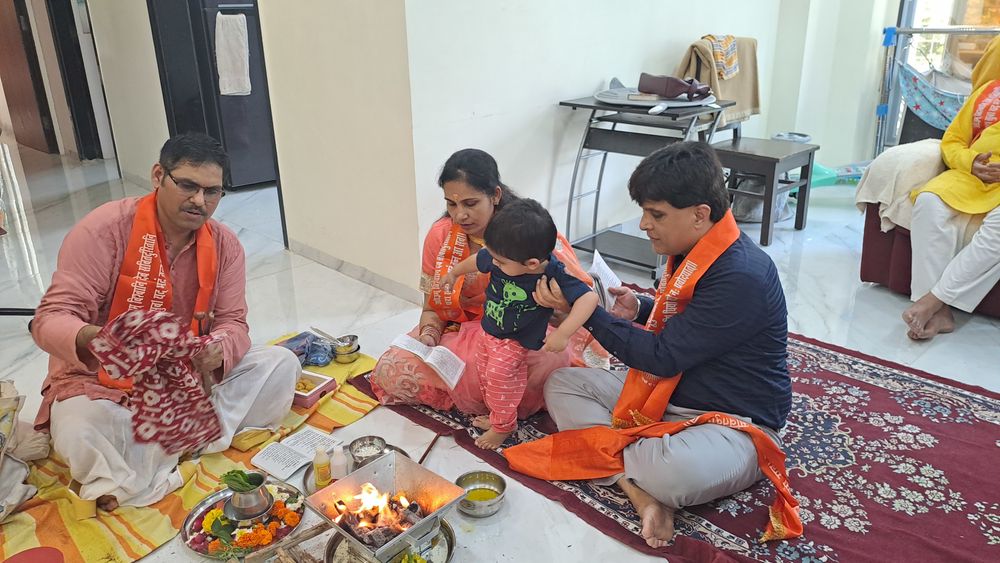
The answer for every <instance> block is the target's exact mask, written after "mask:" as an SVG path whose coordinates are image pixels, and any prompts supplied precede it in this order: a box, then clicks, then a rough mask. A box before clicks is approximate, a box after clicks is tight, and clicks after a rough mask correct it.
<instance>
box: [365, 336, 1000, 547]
mask: <svg viewBox="0 0 1000 563" xmlns="http://www.w3.org/2000/svg"><path fill="white" fill-rule="evenodd" d="M788 355H789V358H788V370H789V374H790V376H791V378H792V410H791V412H790V413H789V415H788V424H787V425H786V426H785V428H784V429H783V430H782V433H781V434H782V442H783V449H784V451H785V454H786V455H787V458H786V466H787V468H788V474H789V476H790V477H791V478H792V479H793V481H792V484H793V486H794V491H793V492H794V493H795V497H796V498H797V499H798V500H799V503H800V505H799V515H800V517H801V519H802V522H803V524H804V525H805V528H804V532H803V534H802V535H801V536H800V537H798V538H794V539H788V540H780V541H773V542H766V543H761V542H759V541H758V539H759V538H760V535H761V533H762V531H763V523H764V522H766V521H767V514H768V507H769V505H770V503H771V500H770V499H772V498H773V497H774V494H775V491H774V488H773V487H772V485H771V483H770V482H769V481H768V480H766V479H765V480H762V481H759V482H758V483H757V484H756V485H754V486H752V487H750V488H748V489H746V490H744V491H741V492H739V493H736V494H734V495H731V496H728V497H723V498H720V499H717V500H715V501H712V502H710V503H706V504H702V505H698V506H689V507H685V508H684V509H683V510H679V511H677V513H676V515H675V520H674V524H675V528H676V531H677V534H676V535H675V536H674V540H673V542H672V543H671V545H669V546H667V547H665V548H662V549H653V548H651V547H649V546H648V545H646V542H645V540H644V539H643V538H642V537H641V536H640V535H639V532H640V530H641V522H640V519H639V515H638V514H637V513H636V512H635V510H634V508H633V507H632V505H631V503H630V502H629V501H628V498H627V497H626V496H625V494H624V493H623V492H622V491H621V489H619V488H618V487H614V486H612V487H605V486H601V485H597V484H595V483H594V482H593V481H544V480H540V479H534V478H531V477H528V476H525V475H523V474H520V473H517V472H516V471H512V470H511V469H510V468H509V466H508V464H507V461H506V460H505V459H504V457H503V456H502V455H500V454H499V453H497V452H494V451H491V450H483V449H481V448H478V447H476V445H475V437H476V436H478V435H479V433H480V431H479V430H478V429H476V428H474V427H473V426H472V421H471V417H467V416H465V415H463V414H461V413H459V412H457V411H436V410H433V409H430V408H427V407H411V406H392V407H389V408H391V409H393V410H394V411H396V412H398V413H399V414H401V415H402V416H404V417H406V418H408V419H410V420H411V421H413V422H415V423H416V424H419V425H421V426H424V427H427V428H430V429H431V430H433V431H434V432H438V433H441V434H443V435H450V436H453V437H454V438H455V441H456V442H457V443H458V444H459V445H461V446H462V447H463V448H465V449H466V450H467V451H469V452H470V453H472V454H473V455H475V456H477V457H479V458H480V459H483V460H484V461H486V462H487V463H489V464H490V465H492V466H493V467H494V468H496V469H497V470H498V471H501V472H503V473H505V474H506V475H507V476H509V477H510V478H512V479H516V480H517V481H519V482H520V483H522V484H524V485H525V486H527V487H528V488H530V489H532V490H534V491H536V492H538V493H539V494H541V495H543V496H545V497H547V498H549V499H552V500H555V501H557V502H559V503H561V504H562V505H563V506H564V507H565V508H566V510H568V511H570V512H572V513H574V514H575V515H576V516H578V517H579V518H581V519H582V520H584V521H585V522H587V523H588V524H590V525H591V526H593V527H595V528H597V529H598V530H600V532H601V533H604V534H606V535H608V536H611V537H613V538H615V539H617V540H619V541H621V542H622V543H624V544H626V545H628V546H629V547H632V548H633V549H635V550H637V551H641V552H643V553H648V554H650V555H655V556H660V557H664V558H668V559H669V560H670V561H671V563H694V562H702V561H768V562H781V563H786V562H787V563H793V562H794V563H817V562H822V561H829V562H837V561H842V562H847V561H874V560H884V561H984V562H985V561H1000V487H998V486H997V469H996V468H997V467H998V466H1000V394H998V393H995V392H992V391H988V390H986V389H982V388H979V387H973V386H970V385H964V384H961V383H956V382H954V381H951V380H947V379H943V378H940V377H936V376H933V375H931V374H927V373H923V372H919V371H916V370H914V369H912V368H909V367H906V366H902V365H899V364H894V363H891V362H887V361H885V360H881V359H879V358H875V357H872V356H866V355H863V354H859V353H858V352H853V351H850V350H845V349H843V348H840V347H837V346H832V345H830V344H824V343H822V342H817V341H815V340H811V339H808V338H804V337H801V336H796V335H789V338H788ZM616 367H617V368H621V367H623V366H621V364H620V363H617V366H616ZM355 385H358V386H359V388H361V383H359V382H357V381H355ZM555 431H556V428H555V425H554V424H553V423H552V421H551V419H549V418H548V416H547V415H544V414H542V415H537V416H534V417H532V418H531V419H529V420H527V421H522V422H521V423H520V425H519V427H518V429H517V431H515V433H514V434H512V435H511V436H510V437H509V438H508V439H507V441H506V442H505V443H504V446H513V445H516V444H518V443H522V442H528V441H532V440H537V439H540V438H543V437H545V436H547V435H549V434H551V433H553V432H555ZM626 559H627V558H626Z"/></svg>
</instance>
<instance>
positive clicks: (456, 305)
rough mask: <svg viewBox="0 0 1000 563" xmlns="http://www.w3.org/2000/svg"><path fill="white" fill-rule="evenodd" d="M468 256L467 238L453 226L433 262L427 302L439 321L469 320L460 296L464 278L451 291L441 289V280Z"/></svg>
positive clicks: (462, 321)
mask: <svg viewBox="0 0 1000 563" xmlns="http://www.w3.org/2000/svg"><path fill="white" fill-rule="evenodd" d="M469 254H470V250H469V236H468V235H466V234H465V232H463V231H462V228H461V227H460V226H458V225H457V224H453V225H452V226H451V230H450V231H448V236H447V237H446V238H445V240H444V245H442V246H441V250H440V251H439V252H438V255H437V259H436V260H435V261H434V279H433V280H432V282H431V283H432V285H431V292H430V299H429V300H428V301H429V303H430V306H431V309H433V310H434V312H435V313H437V315H438V317H440V318H441V320H444V321H455V322H460V323H464V322H465V321H468V320H471V319H470V318H469V315H468V314H466V312H465V310H464V309H462V301H461V295H462V287H463V286H464V285H465V276H462V277H461V278H459V279H458V280H456V281H455V286H454V287H452V288H451V291H445V290H444V289H443V288H442V287H441V280H443V279H444V277H445V276H447V275H448V272H450V271H451V269H452V268H454V267H455V265H456V264H458V263H459V262H461V261H462V260H464V259H466V258H468V257H469Z"/></svg>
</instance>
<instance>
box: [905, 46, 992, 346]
mask: <svg viewBox="0 0 1000 563" xmlns="http://www.w3.org/2000/svg"><path fill="white" fill-rule="evenodd" d="M972 77H973V92H972V94H971V95H970V96H969V99H968V100H966V102H965V105H963V106H962V109H961V110H960V111H959V112H958V115H956V116H955V119H953V120H952V122H951V125H949V126H948V129H947V130H946V131H945V133H944V137H943V138H942V139H941V156H942V158H943V159H944V162H945V164H946V165H947V166H948V168H949V170H946V171H945V172H943V173H941V174H939V175H938V176H936V177H934V178H933V179H932V180H931V181H930V182H928V183H927V184H925V185H924V186H922V187H920V188H917V189H915V190H913V192H912V193H911V194H910V197H911V199H912V200H913V202H914V205H913V221H912V225H911V227H910V231H911V232H910V243H911V245H912V248H913V264H912V268H913V271H912V280H911V283H910V296H911V299H913V300H914V303H913V305H911V306H910V307H909V308H908V309H907V310H906V311H905V312H904V313H903V320H904V321H905V322H906V325H907V327H908V331H907V335H908V336H909V337H910V338H912V339H914V340H929V339H931V338H933V337H934V336H936V335H938V334H941V333H946V332H951V331H953V330H954V329H955V318H954V316H953V315H952V312H951V307H954V308H956V309H960V310H962V311H966V312H972V311H973V310H974V309H975V308H976V307H977V306H978V305H979V302H980V301H982V300H983V297H985V296H986V294H987V293H989V291H990V289H992V288H993V286H994V285H996V284H997V282H998V281H1000V208H998V206H1000V36H997V37H994V38H993V40H992V41H990V44H989V46H988V47H987V48H986V51H985V53H984V54H983V57H982V59H980V61H979V62H978V63H977V64H976V68H975V70H974V71H973V75H972ZM976 225H979V229H978V230H977V231H976V232H975V234H974V235H973V236H972V239H971V240H970V241H969V243H968V244H964V242H965V240H966V235H965V233H966V232H967V230H969V229H970V227H971V228H975V226H976Z"/></svg>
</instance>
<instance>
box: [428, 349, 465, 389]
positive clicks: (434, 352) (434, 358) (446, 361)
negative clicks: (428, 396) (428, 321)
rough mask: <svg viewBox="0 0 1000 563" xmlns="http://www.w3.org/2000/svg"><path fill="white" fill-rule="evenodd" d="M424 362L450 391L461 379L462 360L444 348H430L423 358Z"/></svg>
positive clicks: (463, 365) (462, 370)
mask: <svg viewBox="0 0 1000 563" xmlns="http://www.w3.org/2000/svg"><path fill="white" fill-rule="evenodd" d="M424 361H425V362H427V365H429V366H431V367H432V368H433V369H434V371H436V372H438V375H440V376H441V379H443V380H444V382H445V383H446V384H447V385H448V387H449V388H451V389H454V388H455V386H456V385H458V380H459V379H462V372H464V371H465V362H464V361H462V358H459V357H458V356H456V355H455V354H454V352H452V351H451V350H449V349H447V348H445V347H444V346H435V347H433V348H431V353H430V354H428V355H427V357H426V358H424Z"/></svg>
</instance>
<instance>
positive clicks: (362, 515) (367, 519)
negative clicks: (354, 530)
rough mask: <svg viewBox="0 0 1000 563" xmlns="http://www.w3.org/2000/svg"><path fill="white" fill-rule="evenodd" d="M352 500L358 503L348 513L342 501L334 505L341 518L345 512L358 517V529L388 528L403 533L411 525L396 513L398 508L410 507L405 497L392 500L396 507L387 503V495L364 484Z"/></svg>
mask: <svg viewBox="0 0 1000 563" xmlns="http://www.w3.org/2000/svg"><path fill="white" fill-rule="evenodd" d="M353 499H354V500H355V501H358V502H357V503H356V504H357V506H356V507H355V508H354V509H352V510H349V511H348V510H346V509H347V506H346V504H345V503H343V502H342V501H338V502H337V503H336V504H337V508H338V509H340V511H341V516H343V513H344V512H345V511H346V512H349V513H351V514H353V515H355V516H357V517H358V523H357V527H358V528H362V529H369V528H376V527H389V528H394V529H396V530H398V531H403V530H405V529H407V528H409V527H410V525H411V524H410V523H409V522H408V521H406V520H405V519H404V518H403V516H402V515H401V514H400V513H399V512H398V507H402V508H403V509H405V508H406V507H408V506H410V501H409V500H408V499H407V498H406V497H405V496H402V495H399V496H397V497H395V498H394V499H393V500H394V501H395V503H396V505H393V504H392V503H390V501H389V493H382V492H380V491H379V490H378V488H377V487H375V485H373V484H371V483H365V484H364V485H361V492H360V493H359V494H356V495H354V497H353ZM352 504H355V503H352ZM338 523H339V521H338Z"/></svg>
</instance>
